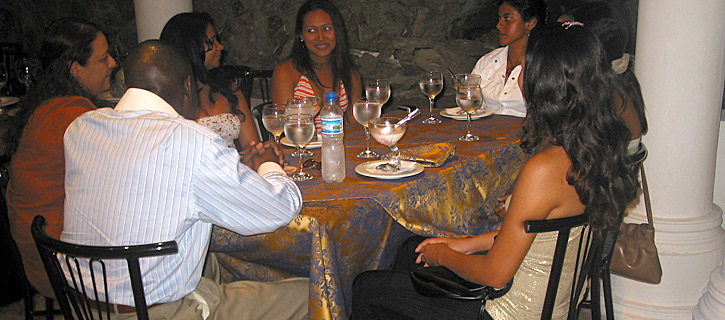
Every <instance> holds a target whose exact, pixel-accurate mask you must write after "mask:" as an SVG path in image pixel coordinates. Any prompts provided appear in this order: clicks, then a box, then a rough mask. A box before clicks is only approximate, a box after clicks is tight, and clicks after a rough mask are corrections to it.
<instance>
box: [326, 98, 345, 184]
mask: <svg viewBox="0 0 725 320" xmlns="http://www.w3.org/2000/svg"><path fill="white" fill-rule="evenodd" d="M320 122H322V179H323V180H325V181H326V182H342V180H345V145H344V144H343V142H342V137H343V135H344V130H343V115H342V109H340V106H338V105H337V93H335V92H328V93H325V103H324V104H323V105H322V110H320Z"/></svg>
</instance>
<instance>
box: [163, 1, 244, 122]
mask: <svg viewBox="0 0 725 320" xmlns="http://www.w3.org/2000/svg"><path fill="white" fill-rule="evenodd" d="M207 26H212V27H213V26H214V19H212V17H211V16H210V15H209V14H208V13H206V12H184V13H179V14H177V15H175V16H173V17H172V18H171V19H169V21H168V22H166V25H164V29H163V30H161V36H160V37H159V39H160V40H161V41H164V42H166V43H169V44H171V45H173V46H175V47H176V48H177V49H179V50H180V51H181V52H182V53H184V55H186V56H187V57H188V58H189V60H190V61H191V69H192V71H193V73H194V78H195V79H196V80H198V81H200V82H201V83H204V84H207V85H209V87H210V89H211V90H210V91H209V100H210V101H211V102H212V103H213V102H214V98H213V94H214V93H221V94H222V95H223V96H224V97H225V98H226V99H227V100H229V104H230V105H231V106H236V105H237V104H238V103H239V99H237V97H236V96H235V95H234V94H233V93H232V92H231V90H230V89H229V85H230V82H231V81H232V79H233V77H231V76H230V75H229V74H227V73H225V72H224V71H223V70H216V69H219V68H215V69H212V70H206V66H205V65H204V60H205V57H206V50H205V49H206V46H207V45H209V38H207V36H206V28H207ZM212 45H213V44H212ZM232 112H233V113H235V114H242V115H243V113H242V112H241V111H240V110H239V109H237V108H236V107H233V108H232Z"/></svg>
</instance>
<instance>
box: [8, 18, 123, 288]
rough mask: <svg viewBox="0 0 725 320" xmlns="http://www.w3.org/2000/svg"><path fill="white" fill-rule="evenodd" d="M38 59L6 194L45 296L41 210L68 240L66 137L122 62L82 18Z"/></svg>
mask: <svg viewBox="0 0 725 320" xmlns="http://www.w3.org/2000/svg"><path fill="white" fill-rule="evenodd" d="M38 59H39V61H40V70H39V72H37V74H38V76H39V78H38V79H36V80H37V81H36V82H35V83H34V84H33V85H32V86H30V91H29V92H28V94H27V96H25V98H24V100H23V101H22V103H23V108H22V109H21V111H20V114H19V115H18V118H19V121H18V125H17V127H15V128H12V129H11V130H10V137H9V139H8V141H9V142H10V144H11V151H14V154H13V155H12V160H11V163H10V183H9V184H8V189H7V193H6V197H7V203H8V217H9V220H10V226H11V229H12V233H13V238H15V242H16V243H17V245H18V249H19V250H20V253H21V255H22V260H23V265H24V268H25V273H26V275H27V277H28V280H29V281H30V283H31V284H32V285H33V287H35V289H36V290H38V292H40V293H41V294H42V295H44V296H46V297H53V296H54V294H53V290H52V288H51V286H50V282H49V281H48V276H47V275H46V273H45V268H43V263H42V261H41V260H40V256H39V255H38V251H37V248H36V246H35V242H34V241H33V237H32V236H31V234H30V224H31V222H32V220H33V218H34V217H35V215H38V214H40V215H43V216H45V219H46V220H47V221H48V226H47V229H46V230H47V231H48V234H50V235H51V236H52V237H56V238H60V233H61V231H62V229H63V202H64V200H65V190H64V180H65V159H64V155H63V135H64V133H65V130H66V128H68V126H69V125H70V123H71V122H73V120H75V118H77V117H78V116H80V115H81V114H83V113H85V112H86V111H89V110H93V109H96V106H95V104H94V103H93V102H92V101H93V100H94V99H95V98H96V97H97V96H98V95H100V94H101V93H102V92H103V91H106V90H108V89H109V88H110V87H111V72H112V71H113V69H114V68H115V67H116V61H115V60H114V59H113V57H111V55H110V54H109V53H108V42H106V36H105V35H104V34H103V33H102V32H101V31H100V30H99V29H98V27H96V26H94V25H93V24H90V23H88V22H86V21H83V20H80V19H63V20H60V21H57V22H54V23H53V24H52V25H51V26H50V27H49V28H48V30H47V32H46V37H45V39H44V40H43V43H42V45H41V47H40V51H38ZM98 161H102V159H98Z"/></svg>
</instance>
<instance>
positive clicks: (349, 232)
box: [211, 112, 526, 319]
mask: <svg viewBox="0 0 725 320" xmlns="http://www.w3.org/2000/svg"><path fill="white" fill-rule="evenodd" d="M424 113H425V112H424ZM422 118H423V117H422V116H421V117H419V119H415V120H413V121H411V122H410V123H409V126H408V130H407V132H406V133H405V136H403V138H402V139H401V140H400V142H399V143H398V146H399V147H400V148H401V150H405V149H408V148H414V147H420V146H425V145H429V144H433V143H442V142H446V143H449V144H452V145H454V146H455V148H456V149H455V155H454V156H453V157H450V158H449V159H448V160H447V161H446V163H445V164H444V165H443V166H441V167H438V168H425V171H423V172H422V173H421V174H418V175H415V176H412V177H407V178H402V179H397V180H379V179H375V178H368V177H364V176H361V175H359V174H358V173H356V172H355V167H356V166H357V165H358V164H360V163H362V162H364V161H365V160H361V159H358V158H356V157H355V156H356V155H357V154H358V153H360V152H361V151H362V150H364V148H365V142H364V131H363V130H362V127H361V126H360V125H358V124H357V123H355V122H352V121H351V122H349V123H348V124H347V126H346V127H345V147H346V151H345V152H346V178H345V181H343V182H342V183H338V184H330V183H326V182H324V181H323V180H322V178H321V174H320V171H319V170H314V169H311V170H309V172H310V173H311V174H312V175H313V176H314V177H315V179H313V180H309V181H305V182H300V183H298V185H299V186H300V189H301V190H302V196H303V198H304V207H303V209H302V212H301V214H300V215H299V216H298V217H297V218H295V219H294V220H293V221H292V222H291V223H290V224H289V225H287V226H285V227H282V228H280V229H278V230H277V231H275V232H273V233H268V234H262V235H257V236H248V237H244V236H240V235H238V234H236V233H233V232H230V231H228V230H225V229H222V228H218V227H215V228H214V231H213V235H212V244H211V250H212V251H214V252H217V257H218V258H219V262H220V264H221V266H222V278H223V279H222V280H223V281H225V282H228V281H237V280H260V281H275V280H281V279H284V278H289V277H295V276H302V277H307V276H309V277H310V305H309V307H310V318H311V319H347V318H348V316H349V313H350V311H351V310H350V308H351V301H352V300H351V298H352V297H351V295H352V282H353V280H354V278H355V276H356V275H357V274H359V273H360V272H362V271H365V270H370V269H380V268H384V267H386V266H387V265H388V264H389V263H390V262H391V261H392V259H393V257H394V255H395V250H396V249H397V247H398V246H399V245H400V244H401V243H402V242H403V240H405V239H406V238H407V237H408V236H410V235H412V233H416V234H420V235H424V236H462V235H473V234H479V233H483V232H487V231H489V230H491V229H493V228H495V227H497V219H496V217H495V215H493V214H492V212H493V208H494V206H495V204H496V197H497V196H500V195H503V194H505V193H506V192H507V191H508V190H509V188H510V187H511V186H512V185H513V183H514V180H515V179H516V177H517V175H518V172H519V170H520V169H521V166H522V165H523V163H524V161H525V159H526V156H525V155H524V154H523V152H522V151H521V149H520V147H519V137H520V135H521V119H520V118H515V117H508V116H490V117H486V118H483V119H480V120H475V121H473V122H472V123H471V127H472V130H473V133H474V134H477V135H479V136H481V138H482V139H481V141H477V142H462V141H459V140H458V137H459V136H461V135H462V134H463V133H465V129H466V122H465V121H456V120H452V119H446V118H444V119H443V123H440V124H437V125H424V124H422V123H420V120H421V119H422ZM351 120H352V119H351ZM371 148H372V149H373V150H374V151H376V152H378V153H381V154H384V153H387V152H388V150H389V149H388V148H387V147H385V146H382V145H380V144H378V143H377V142H375V141H374V140H373V141H372V142H371ZM287 149H289V148H287ZM288 151H290V152H291V151H292V150H291V149H290V150H288ZM313 151H314V153H315V155H314V156H313V158H314V159H316V160H318V161H319V160H320V152H319V149H318V150H313ZM288 159H289V157H288ZM290 161H291V163H292V164H293V165H296V164H297V160H296V159H290ZM280 307H282V306H280Z"/></svg>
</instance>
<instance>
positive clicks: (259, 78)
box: [242, 70, 272, 141]
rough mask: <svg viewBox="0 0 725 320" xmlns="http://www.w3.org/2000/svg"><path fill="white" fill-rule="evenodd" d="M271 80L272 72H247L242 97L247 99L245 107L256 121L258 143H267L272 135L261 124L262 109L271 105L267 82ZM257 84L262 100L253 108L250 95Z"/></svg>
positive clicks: (269, 88)
mask: <svg viewBox="0 0 725 320" xmlns="http://www.w3.org/2000/svg"><path fill="white" fill-rule="evenodd" d="M271 80H272V70H250V71H248V72H247V86H246V87H245V90H246V91H242V92H243V93H244V97H246V98H247V105H248V106H249V108H250V111H251V112H252V116H253V117H254V119H256V120H257V132H258V133H259V139H260V141H267V140H269V139H271V138H272V134H271V133H270V132H269V131H267V130H266V129H265V128H264V123H262V109H264V107H265V106H267V105H270V104H272V94H271V89H272V88H271V87H270V84H269V82H270V81H271ZM255 82H256V83H257V84H259V93H260V97H261V99H262V102H261V103H258V104H256V105H254V106H252V105H251V99H252V94H253V93H254V83H255Z"/></svg>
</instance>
